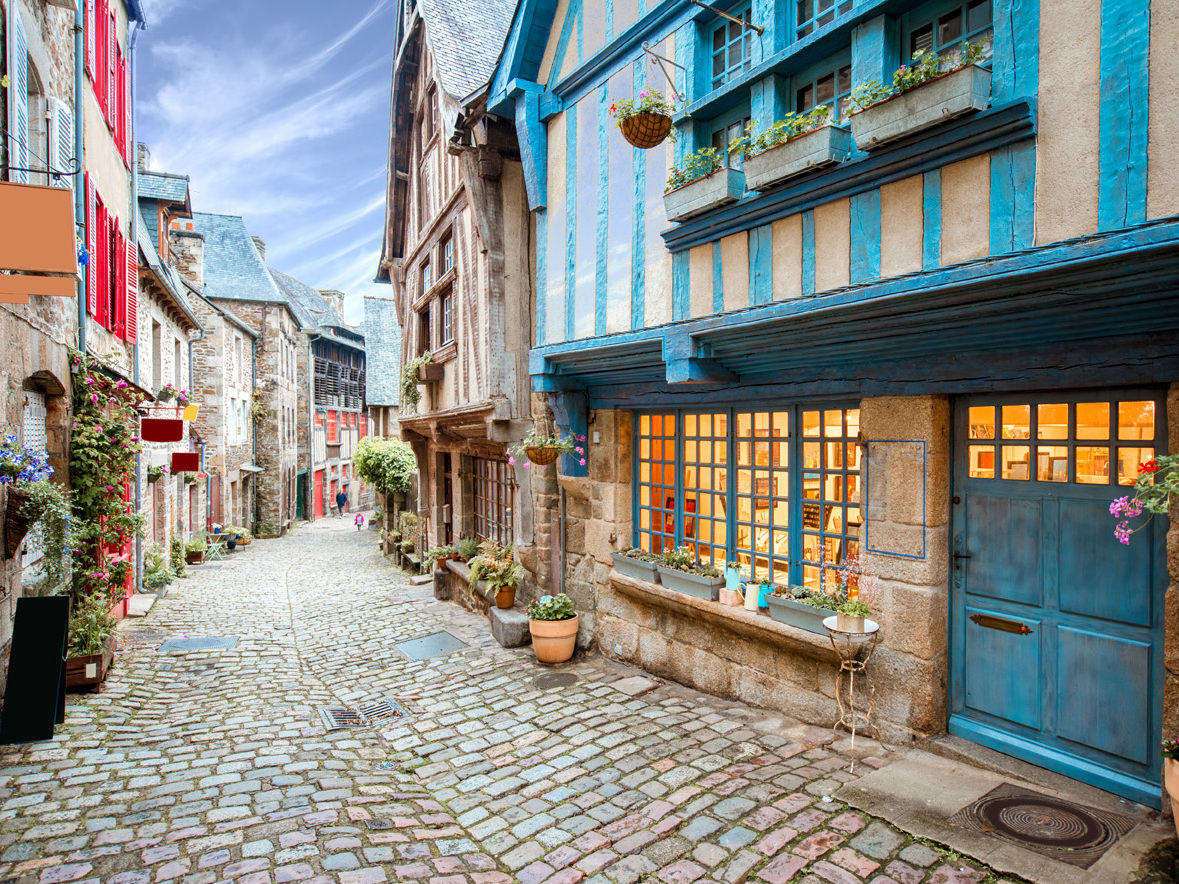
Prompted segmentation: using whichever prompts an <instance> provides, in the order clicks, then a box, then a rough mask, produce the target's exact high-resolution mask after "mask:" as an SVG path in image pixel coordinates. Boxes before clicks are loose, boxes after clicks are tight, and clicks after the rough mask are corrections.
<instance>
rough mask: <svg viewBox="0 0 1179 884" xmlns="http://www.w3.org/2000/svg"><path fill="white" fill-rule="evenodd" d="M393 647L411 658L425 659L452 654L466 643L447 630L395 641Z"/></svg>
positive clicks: (465, 645)
mask: <svg viewBox="0 0 1179 884" xmlns="http://www.w3.org/2000/svg"><path fill="white" fill-rule="evenodd" d="M395 647H396V648H397V649H398V650H399V651H401V653H403V654H405V656H407V657H409V659H411V660H427V659H429V658H430V657H438V656H441V655H442V654H452V653H454V652H455V651H458V650H461V649H462V648H465V647H468V645H467V643H466V642H464V641H463V640H462V639H458V638H455V637H454V636H453V635H451V634H450V633H449V632H432V633H430V634H429V635H423V636H421V637H420V638H411V639H409V640H408V641H403V642H397V643H396V644H395Z"/></svg>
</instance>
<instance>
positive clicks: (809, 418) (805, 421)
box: [802, 411, 819, 466]
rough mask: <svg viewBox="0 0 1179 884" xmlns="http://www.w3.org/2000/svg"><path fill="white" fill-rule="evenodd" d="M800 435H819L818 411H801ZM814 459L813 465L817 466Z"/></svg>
mask: <svg viewBox="0 0 1179 884" xmlns="http://www.w3.org/2000/svg"><path fill="white" fill-rule="evenodd" d="M802 435H804V436H818V435H819V412H817V411H804V412H803V413H802ZM818 465H819V464H818V461H817V460H816V462H815V466H818Z"/></svg>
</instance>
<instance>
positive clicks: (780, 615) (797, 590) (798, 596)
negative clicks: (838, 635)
mask: <svg viewBox="0 0 1179 884" xmlns="http://www.w3.org/2000/svg"><path fill="white" fill-rule="evenodd" d="M840 601H841V600H840V597H839V596H837V595H827V594H826V593H817V592H812V591H811V590H809V589H807V588H806V587H804V586H780V587H778V588H777V589H775V590H774V591H773V592H771V593H770V594H769V595H767V596H766V603H767V604H768V605H769V609H770V617H772V618H773V619H774V620H776V621H777V622H778V623H785V624H786V625H788V626H794V627H797V628H798V629H804V630H806V631H807V632H813V633H815V634H816V635H826V630H825V629H824V628H823V620H824V618H826V617H830V616H831V614H832V612H834V611H835V610H836V609H837V608H838V607H839V605H840Z"/></svg>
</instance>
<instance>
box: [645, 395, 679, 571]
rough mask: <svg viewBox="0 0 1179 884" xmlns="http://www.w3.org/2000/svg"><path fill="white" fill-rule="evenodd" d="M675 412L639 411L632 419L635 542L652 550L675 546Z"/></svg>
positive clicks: (661, 551)
mask: <svg viewBox="0 0 1179 884" xmlns="http://www.w3.org/2000/svg"><path fill="white" fill-rule="evenodd" d="M676 426H677V423H676V415H674V414H642V415H639V416H638V419H637V420H636V421H635V432H636V436H637V438H636V440H635V442H636V448H637V449H638V451H637V454H638V461H639V464H638V472H637V473H636V476H637V482H636V485H637V490H638V499H637V506H638V512H637V516H638V518H636V520H635V534H636V539H635V545H636V546H639V547H642V548H643V549H645V550H649V551H650V552H653V553H664V552H669V551H671V550H672V549H674V548H675V536H676V526H675V514H676V506H675V503H676V484H677V483H676V450H675V447H676Z"/></svg>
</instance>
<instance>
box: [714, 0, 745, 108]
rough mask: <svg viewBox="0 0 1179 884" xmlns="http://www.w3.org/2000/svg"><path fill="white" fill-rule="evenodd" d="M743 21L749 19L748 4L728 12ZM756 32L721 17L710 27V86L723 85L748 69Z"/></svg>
mask: <svg viewBox="0 0 1179 884" xmlns="http://www.w3.org/2000/svg"><path fill="white" fill-rule="evenodd" d="M729 14H730V15H731V16H733V18H736V19H740V20H741V21H743V22H748V21H750V18H749V6H748V5H745V6H738V7H737V8H735V9H733V10H732V11H731V12H730V13H729ZM755 33H756V32H755V31H753V30H751V29H750V28H748V27H745V26H744V25H741V24H738V23H737V22H735V21H729V20H728V19H721V20H720V21H719V22H718V23H716V24H715V25H713V28H712V43H711V51H712V88H713V89H716V88H717V87H718V86H723V85H724V84H725V83H727V82H728V81H729V80H731V79H733V77H736V76H739V75H741V74H742V73H744V72H745V71H747V70H749V59H750V54H751V50H752V48H753V36H754V34H755Z"/></svg>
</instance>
